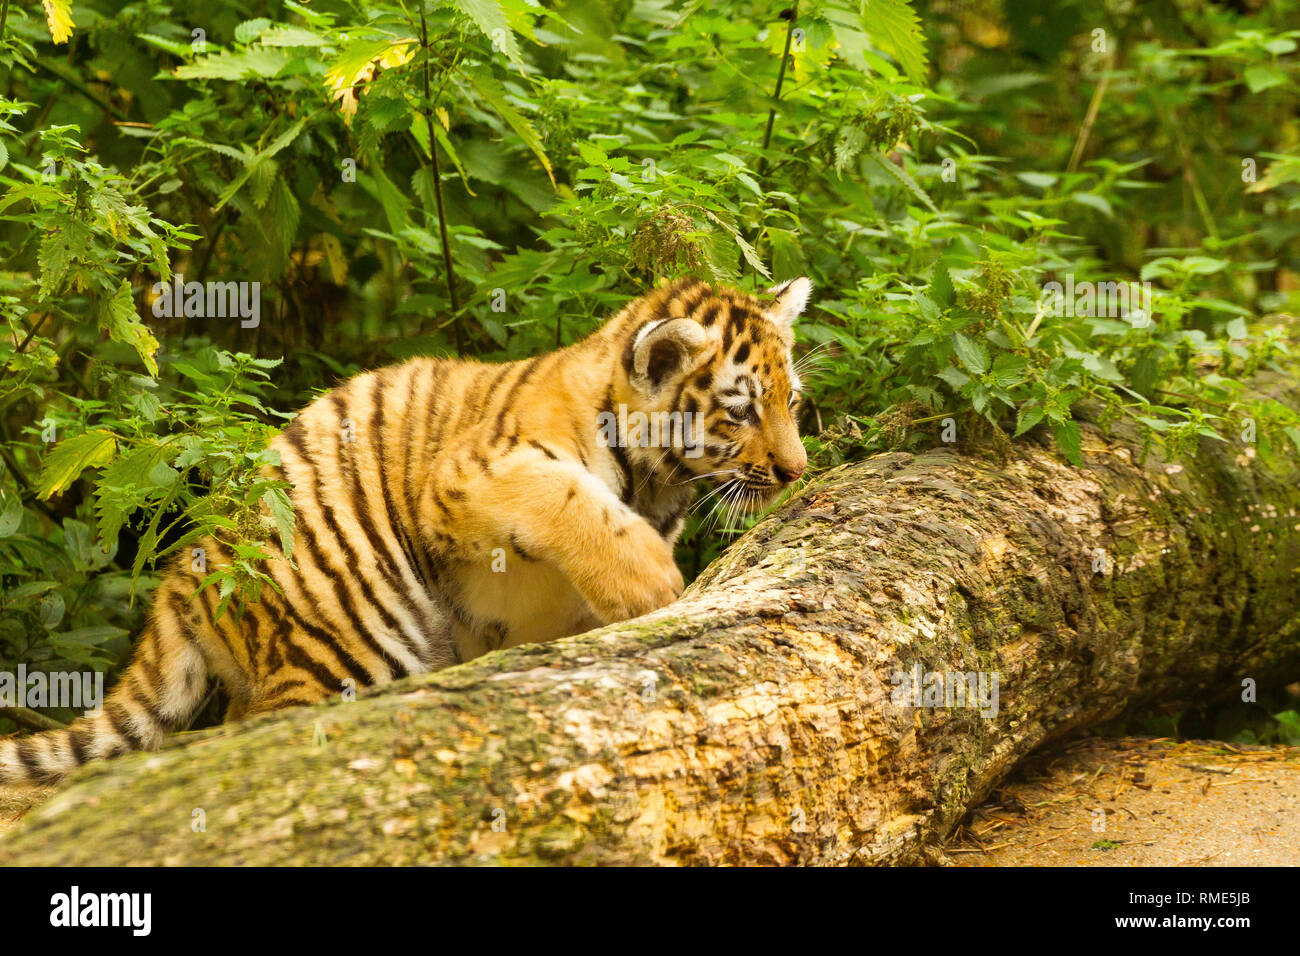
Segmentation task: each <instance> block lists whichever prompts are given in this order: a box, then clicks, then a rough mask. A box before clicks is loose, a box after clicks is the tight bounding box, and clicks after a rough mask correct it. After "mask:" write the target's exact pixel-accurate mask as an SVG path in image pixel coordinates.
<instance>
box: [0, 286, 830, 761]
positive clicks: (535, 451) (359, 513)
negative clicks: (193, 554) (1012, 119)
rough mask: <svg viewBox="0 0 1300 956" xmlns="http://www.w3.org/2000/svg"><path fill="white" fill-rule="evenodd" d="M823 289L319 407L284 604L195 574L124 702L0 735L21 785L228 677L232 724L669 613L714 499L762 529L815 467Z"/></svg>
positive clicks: (409, 381)
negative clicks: (748, 515)
mask: <svg viewBox="0 0 1300 956" xmlns="http://www.w3.org/2000/svg"><path fill="white" fill-rule="evenodd" d="M811 289H812V285H811V283H810V282H809V281H808V280H807V279H805V278H800V279H794V280H792V281H789V282H786V283H784V284H782V285H780V286H778V287H776V288H774V289H772V290H770V291H769V297H770V298H767V299H764V300H760V299H758V298H755V297H753V296H750V295H747V294H744V293H741V292H737V291H734V290H731V289H726V288H718V287H715V286H711V285H708V284H705V283H703V282H699V281H696V280H679V281H677V282H674V283H672V284H668V285H663V286H661V287H659V288H658V289H656V290H654V291H653V292H650V293H649V294H647V295H645V296H643V297H642V298H640V299H637V300H636V301H634V302H632V303H630V304H629V305H627V306H626V307H625V308H623V310H622V311H620V312H619V313H618V314H617V315H615V316H614V317H613V318H612V319H610V320H609V321H608V322H607V323H606V324H605V325H604V326H603V327H602V328H601V329H599V330H598V331H597V332H595V333H593V334H592V335H591V336H589V337H588V338H586V339H584V340H582V341H580V342H578V343H577V344H575V345H572V346H569V347H568V348H565V349H561V350H559V351H556V352H552V353H550V354H548V355H542V356H539V357H537V358H533V359H528V360H526V361H520V362H508V363H505V364H499V365H486V364H481V363H478V362H470V361H453V360H449V359H432V358H417V359H413V360H411V361H408V362H406V363H404V364H402V365H397V366H393V367H389V368H383V369H379V370H377V371H374V372H368V373H366V374H364V375H359V376H357V377H356V378H353V379H351V380H349V381H347V382H345V383H343V384H342V385H340V386H339V387H338V388H336V389H334V390H333V391H332V392H330V393H329V394H327V395H324V396H322V397H321V398H318V399H317V400H316V401H314V402H312V403H311V404H310V405H308V406H307V407H306V408H305V409H304V410H303V411H302V413H301V414H300V415H298V417H297V418H296V419H295V420H294V421H293V423H292V424H291V425H290V426H289V427H288V428H286V429H285V430H284V432H283V433H282V434H280V435H279V436H278V437H277V438H276V439H275V440H274V442H273V443H272V447H273V448H275V449H276V450H277V451H278V452H279V453H280V460H281V465H280V466H279V468H278V469H273V470H272V471H273V473H275V472H277V471H278V474H277V477H282V478H284V479H285V480H287V481H288V482H289V483H290V485H291V487H292V490H291V493H290V497H291V500H292V501H293V507H294V514H295V542H296V543H295V546H294V549H293V552H292V559H293V560H292V562H290V561H288V560H286V559H285V558H284V557H283V555H278V556H277V557H276V558H275V559H274V560H272V561H270V562H268V565H267V573H268V574H270V575H271V576H272V577H273V578H274V580H275V581H276V583H277V584H278V586H279V591H280V593H276V592H275V591H274V590H273V589H271V588H265V589H264V590H263V597H262V600H261V601H260V602H258V603H255V604H251V605H249V606H248V607H247V608H245V610H244V612H243V614H242V616H240V617H239V618H238V619H237V618H236V616H235V615H233V614H224V615H223V616H222V617H221V618H220V619H219V620H218V619H217V618H216V617H215V614H214V611H215V609H216V606H217V600H218V595H217V593H215V592H216V587H215V585H210V586H208V587H207V588H205V589H204V590H203V591H202V592H201V593H199V594H198V595H196V596H195V597H194V599H193V600H190V595H192V594H194V592H195V590H196V588H197V587H198V586H199V584H200V582H201V581H202V579H203V577H204V574H203V573H202V572H200V571H195V570H192V569H191V565H190V563H189V561H188V560H186V559H188V558H189V556H188V555H186V556H185V557H184V559H181V560H178V561H176V562H175V563H174V564H173V566H172V567H171V570H170V572H169V574H168V576H167V577H166V578H165V580H164V581H163V583H162V584H161V585H160V587H159V588H158V590H157V593H156V595H155V597H154V606H153V611H152V615H151V617H150V619H149V622H148V624H147V625H146V627H145V630H144V633H143V635H142V636H141V638H140V641H139V643H138V645H137V647H136V650H135V656H134V659H133V661H132V663H131V665H130V667H129V668H128V669H127V670H126V671H125V673H124V674H123V676H122V678H121V680H120V681H119V682H118V683H117V685H116V686H115V687H114V689H113V691H112V693H110V694H109V695H108V699H107V701H106V702H105V704H104V706H103V707H102V708H101V709H100V710H98V711H94V712H91V713H88V714H87V715H86V716H84V717H82V718H80V719H78V720H77V721H76V722H75V723H73V725H72V726H71V727H70V728H69V729H67V730H58V731H52V732H47V733H41V734H37V735H34V736H29V737H26V738H22V739H10V740H4V741H0V782H33V781H53V780H57V779H58V778H60V777H61V776H63V775H64V774H66V773H68V772H69V771H70V770H72V769H73V768H74V767H76V766H78V765H80V764H82V763H85V762H86V761H88V760H91V759H94V758H100V757H110V756H114V755H116V754H119V753H122V752H124V751H127V750H133V749H149V748H153V747H156V746H157V745H158V744H159V743H160V742H161V740H162V739H163V737H164V736H165V735H166V734H167V733H168V732H170V731H173V730H175V729H178V728H180V727H184V726H185V725H186V724H187V722H188V721H189V720H190V719H191V718H192V716H193V713H194V712H195V710H196V709H197V708H198V707H199V705H200V703H201V702H202V700H203V698H204V696H205V693H206V690H207V684H208V680H209V678H211V677H216V678H219V679H220V681H221V682H222V684H223V685H224V687H225V689H226V691H227V692H228V694H229V696H230V699H231V705H230V709H229V711H228V712H227V715H226V717H227V720H230V719H235V718H239V717H241V716H246V715H250V714H260V713H266V712H267V711H271V710H275V709H277V708H280V707H287V706H290V705H294V704H309V703H312V702H315V701H319V700H321V699H322V698H324V697H327V696H329V695H331V694H335V693H338V692H340V691H341V690H343V689H344V688H346V687H357V686H360V685H367V684H382V683H385V682H387V681H391V680H393V679H395V678H398V677H402V676H404V675H407V674H415V673H420V672H424V671H430V670H435V669H437V668H440V667H446V666H448V665H449V664H455V663H457V662H459V661H464V660H468V659H470V658H472V657H475V656H477V655H480V654H483V653H485V652H487V651H489V650H494V649H496V648H502V647H510V646H512V645H516V644H522V643H526V642H530V641H546V640H550V639H552V638H557V637H561V636H564V635H566V634H575V633H578V632H581V631H584V630H587V629H590V628H592V627H595V626H598V625H601V624H606V623H609V622H612V621H619V620H623V619H625V618H631V617H636V616H637V615H640V614H645V613H646V612H648V611H652V610H654V609H655V608H659V607H662V606H663V605H665V604H668V603H670V602H671V601H673V600H674V599H675V598H676V597H677V596H678V594H680V593H681V590H682V575H681V572H680V571H678V569H677V565H676V564H675V563H674V560H673V542H674V540H675V539H676V537H677V535H678V534H679V533H680V531H681V527H682V523H683V518H684V515H685V512H686V509H687V507H688V505H690V503H691V501H692V498H693V496H694V495H695V493H696V491H697V489H698V488H699V486H701V485H706V486H710V487H711V489H712V490H711V492H710V493H711V494H717V495H719V496H720V497H721V498H724V499H726V500H727V501H728V506H729V507H732V508H735V509H737V510H741V511H753V510H757V509H759V508H761V507H763V506H765V505H766V504H769V503H770V502H771V501H772V500H773V499H774V498H775V497H776V496H777V495H778V494H779V492H780V491H781V489H782V488H783V487H785V486H786V485H788V484H789V483H790V482H792V481H794V480H795V479H796V478H798V477H799V475H800V474H801V473H802V472H803V470H804V467H805V465H806V463H807V457H806V455H805V454H804V449H803V446H802V445H801V443H800V440H799V434H798V431H797V428H796V426H795V420H794V416H793V412H794V409H795V407H796V405H797V403H798V401H799V390H800V382H799V379H798V377H797V375H796V373H795V370H794V368H793V367H792V363H791V345H792V343H793V338H794V336H793V332H792V325H793V322H794V320H795V318H796V317H797V316H798V315H799V314H800V313H801V312H802V311H803V309H804V306H805V304H806V303H807V301H808V296H809V293H810V292H811ZM201 547H202V548H203V549H204V552H205V553H206V559H207V562H208V563H209V564H217V565H219V564H221V563H223V562H226V561H229V560H230V559H231V557H232V555H231V552H230V550H229V549H228V548H227V547H226V546H224V545H223V544H222V543H221V542H219V541H216V540H211V539H209V540H206V541H203V542H201Z"/></svg>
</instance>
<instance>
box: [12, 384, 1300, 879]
mask: <svg viewBox="0 0 1300 956" xmlns="http://www.w3.org/2000/svg"><path fill="white" fill-rule="evenodd" d="M1257 384H1260V385H1261V387H1263V388H1265V389H1266V390H1267V391H1269V392H1270V393H1271V394H1273V395H1274V396H1275V397H1278V398H1279V399H1281V400H1283V401H1286V402H1293V401H1294V400H1295V399H1296V397H1297V396H1298V395H1300V387H1298V386H1297V385H1296V383H1295V382H1293V381H1288V380H1285V379H1282V378H1280V377H1278V376H1276V375H1266V376H1263V377H1262V378H1261V379H1259V380H1258V382H1257ZM1083 449H1084V459H1085V461H1084V465H1083V467H1080V468H1075V467H1071V466H1069V465H1067V464H1064V463H1063V462H1062V461H1061V460H1060V459H1059V458H1058V457H1057V456H1056V455H1055V454H1054V453H1052V451H1051V450H1050V449H1049V448H1047V447H1045V446H1044V445H1042V444H1035V443H1033V442H1026V443H1023V444H1020V445H1017V447H1016V448H1014V449H1013V450H1012V452H1011V454H1010V457H1009V459H1008V460H1006V461H1005V462H1002V463H999V462H996V461H991V460H988V459H985V458H981V457H976V456H962V455H957V454H954V453H952V452H951V451H948V450H944V449H935V450H931V451H927V452H924V453H920V454H916V455H912V454H903V453H892V454H885V455H880V456H877V457H875V458H871V459H869V460H867V461H864V462H860V463H856V464H851V465H846V466H843V467H840V468H837V469H835V470H833V471H831V472H830V473H828V474H826V475H824V476H822V477H820V478H819V479H817V480H816V481H814V482H812V483H811V484H810V485H809V486H808V487H807V488H806V489H804V490H803V491H802V492H801V493H800V494H798V495H797V496H796V497H795V498H793V499H792V500H791V501H790V502H789V503H787V504H786V505H785V506H783V507H782V508H781V509H779V510H778V511H777V512H776V513H774V514H773V515H771V516H769V517H768V518H767V519H765V520H764V521H763V522H761V523H760V524H759V525H758V526H757V527H756V528H754V529H753V530H752V531H751V532H750V533H749V534H747V535H746V536H745V537H744V538H742V539H741V540H740V541H739V542H737V543H736V544H735V545H734V546H733V547H732V548H731V549H730V550H729V551H728V552H727V553H726V554H725V555H724V556H723V557H722V558H720V559H719V560H718V561H717V562H715V563H714V564H713V565H712V566H710V567H709V568H708V569H707V570H706V572H705V573H704V575H703V576H702V577H701V578H700V580H698V581H697V582H696V583H695V584H694V585H693V586H692V587H691V588H690V589H689V590H688V592H687V594H686V595H685V596H684V597H683V598H682V599H681V600H680V601H678V602H677V603H675V604H673V605H672V606H670V607H667V608H664V609H662V610H661V611H659V612H656V613H655V614H652V615H649V616H647V617H644V618H641V619H638V620H635V621H628V622H625V623H622V624H617V625H613V626H610V627H606V628H603V629H601V630H598V631H593V632H591V633H588V634H585V635H580V636H577V637H574V638H570V639H567V640H564V641H560V642H556V643H553V644H550V645H544V646H532V647H522V648H515V649H512V650H509V651H504V652H500V653H496V654H492V655H489V656H487V657H484V658H481V659H479V660H477V661H473V662H470V663H468V664H466V665H462V666H460V667H456V668H453V669H451V670H447V671H443V672H441V673H438V674H432V675H426V676H424V677H420V678H415V679H410V680H406V681H403V682H401V683H398V684H394V685H390V686H389V687H387V688H383V689H380V690H378V691H376V692H373V693H370V694H367V695H363V696H362V697H361V698H360V699H359V700H357V701H355V702H346V701H343V700H335V701H331V702H328V703H326V704H322V705H320V706H318V707H314V708H301V709H295V710H291V711H286V712H283V713H281V714H275V715H270V716H267V717H263V718H258V719H254V720H250V721H247V722H245V723H241V724H237V725H233V726H227V727H223V728H219V729H215V730H212V731H204V732H199V733H197V734H189V735H184V737H183V738H181V739H179V740H178V741H177V742H176V743H174V744H173V745H171V746H169V747H167V748H166V749H164V750H163V751H161V752H159V753H155V754H136V755H130V756H127V757H124V758H121V759H118V760H114V761H110V762H107V763H100V764H95V765H91V766H88V767H86V768H83V770H81V771H79V772H78V773H77V775H76V776H74V777H73V778H72V780H71V781H70V782H69V784H68V785H67V786H66V787H65V788H64V789H63V790H62V791H61V792H59V793H57V794H56V795H55V796H54V797H53V798H52V799H51V800H50V802H49V803H48V804H46V805H44V806H42V807H41V808H39V809H38V810H36V811H35V812H33V813H32V814H31V816H30V817H29V818H28V820H27V821H26V822H25V824H24V825H23V826H22V827H20V828H19V829H18V830H17V831H16V832H14V833H13V834H11V835H9V836H7V837H6V838H5V839H4V840H3V841H0V862H4V863H9V864H29V865H49V864H98V865H105V864H107V865H114V864H127V863H151V864H192V865H204V864H289V863H292V864H338V863H354V864H411V863H538V862H556V863H736V864H745V863H768V864H787V863H813V864H842V863H889V862H913V861H919V860H923V859H926V858H927V857H928V856H929V855H931V854H932V853H933V847H934V846H935V843H936V841H937V840H938V839H939V838H941V837H942V836H944V835H945V834H946V833H948V832H950V830H951V829H952V827H953V826H955V825H956V823H957V822H958V821H959V820H960V819H961V818H962V816H963V815H964V814H965V813H966V812H967V810H968V808H969V807H971V806H972V805H974V804H975V803H976V802H978V801H979V800H981V799H982V798H983V797H984V796H986V795H987V794H988V792H989V791H990V789H991V788H992V787H993V786H994V785H995V784H996V783H997V781H998V780H999V779H1000V778H1001V777H1003V776H1004V775H1005V774H1006V773H1007V772H1008V771H1009V770H1010V769H1011V768H1012V767H1013V766H1014V765H1015V764H1016V762H1017V761H1018V760H1019V759H1020V758H1021V757H1023V756H1024V755H1025V754H1027V753H1028V752H1029V751H1031V750H1032V749H1034V748H1035V747H1037V746H1039V745H1040V744H1042V743H1043V742H1044V741H1047V740H1050V739H1052V738H1054V737H1059V736H1060V735H1062V734H1065V733H1067V732H1069V731H1071V730H1074V729H1077V728H1082V727H1086V726H1089V725H1092V724H1096V723H1099V722H1102V721H1105V720H1107V719H1110V718H1112V717H1115V716H1117V715H1119V714H1122V713H1124V712H1125V711H1130V710H1132V709H1134V708H1137V707H1141V706H1144V705H1150V704H1152V703H1157V702H1158V703H1161V704H1164V705H1168V706H1170V707H1173V706H1177V705H1179V704H1180V703H1182V702H1185V701H1188V700H1191V699H1193V697H1195V698H1198V699H1207V698H1225V697H1231V696H1233V695H1239V694H1240V693H1241V689H1242V682H1243V681H1244V680H1246V679H1253V680H1257V681H1258V682H1259V683H1260V685H1261V686H1262V685H1264V684H1266V683H1269V682H1277V683H1282V682H1286V681H1289V680H1293V679H1295V678H1296V677H1297V676H1300V610H1298V609H1300V601H1298V600H1297V597H1298V596H1300V579H1298V578H1297V572H1298V571H1300V516H1298V514H1300V513H1298V511H1297V508H1300V468H1298V467H1297V466H1296V465H1295V463H1294V461H1292V462H1289V463H1287V462H1283V463H1281V464H1277V465H1274V466H1272V467H1267V466H1265V465H1264V464H1262V462H1261V461H1260V459H1258V458H1254V457H1252V456H1251V455H1250V451H1249V449H1247V448H1245V447H1244V446H1241V445H1235V446H1233V445H1229V444H1224V443H1218V442H1212V441H1205V442H1203V443H1202V446H1201V448H1200V450H1199V452H1198V454H1197V455H1196V456H1195V458H1194V459H1193V460H1192V461H1191V462H1190V463H1189V464H1188V465H1186V466H1185V467H1182V468H1179V467H1178V466H1175V465H1166V464H1164V463H1162V462H1160V461H1158V460H1156V459H1154V458H1149V459H1148V460H1147V461H1146V462H1144V463H1142V464H1139V463H1138V461H1137V457H1138V452H1137V448H1136V445H1135V444H1133V443H1132V442H1130V441H1126V440H1124V439H1120V438H1106V437H1103V436H1102V434H1101V433H1100V432H1099V431H1098V430H1097V429H1095V428H1092V427H1085V429H1084V445H1083ZM917 671H919V672H921V673H922V674H932V673H934V672H963V673H967V672H969V673H973V674H976V675H979V674H983V675H985V676H986V677H988V678H991V677H992V676H996V677H997V690H998V694H997V702H996V708H994V707H992V706H985V707H983V709H982V710H983V712H981V709H978V708H976V707H967V706H953V707H947V706H916V703H917V700H916V699H915V698H911V697H909V698H908V699H906V700H899V699H896V694H895V690H896V686H895V685H896V684H898V683H899V681H900V676H901V675H907V674H913V673H916V672H917ZM899 686H905V685H899ZM949 686H952V685H951V683H950V685H949ZM987 689H989V690H991V689H992V685H991V684H990V685H989V687H988V688H987ZM921 703H922V704H924V703H925V700H924V698H923V697H922V698H921ZM931 703H933V701H931Z"/></svg>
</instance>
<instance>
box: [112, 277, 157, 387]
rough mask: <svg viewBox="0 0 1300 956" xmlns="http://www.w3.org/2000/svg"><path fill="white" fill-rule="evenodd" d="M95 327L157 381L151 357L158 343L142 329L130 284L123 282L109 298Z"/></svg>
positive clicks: (155, 366) (146, 330)
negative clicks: (137, 358)
mask: <svg viewBox="0 0 1300 956" xmlns="http://www.w3.org/2000/svg"><path fill="white" fill-rule="evenodd" d="M99 326H100V328H102V329H105V330H106V331H107V332H108V337H109V338H110V339H112V340H113V341H114V342H121V343H123V344H125V345H129V346H131V348H133V349H135V351H136V354H137V355H139V356H140V361H142V362H144V366H145V368H147V369H148V370H149V374H150V375H152V376H153V377H154V378H157V377H158V362H157V360H156V359H155V358H154V354H155V353H156V352H157V351H158V340H157V339H156V338H154V337H153V333H152V332H150V331H149V330H148V329H147V328H145V324H144V323H143V322H141V321H140V316H139V314H138V313H137V312H136V310H135V297H134V296H133V295H132V294H131V282H130V280H128V279H123V280H122V284H121V285H120V286H118V288H117V291H116V292H115V293H113V297H112V298H111V299H109V300H108V301H107V302H105V304H104V309H103V312H102V313H101V315H100V318H99Z"/></svg>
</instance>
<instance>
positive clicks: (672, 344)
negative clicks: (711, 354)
mask: <svg viewBox="0 0 1300 956" xmlns="http://www.w3.org/2000/svg"><path fill="white" fill-rule="evenodd" d="M708 344H709V341H708V336H707V335H706V334H705V332H704V329H703V328H702V327H701V326H700V324H699V323H698V322H696V321H695V320H694V319H669V320H667V321H659V322H651V323H649V324H648V325H646V326H644V327H643V328H642V329H641V330H640V331H639V332H637V334H636V342H635V344H634V345H633V347H632V374H631V376H630V378H631V380H632V384H633V385H635V386H636V387H637V388H639V389H642V390H643V391H651V392H653V391H655V390H657V389H659V388H660V387H662V386H663V384H664V383H665V382H667V381H669V380H670V379H674V378H676V377H678V376H680V375H685V374H686V373H688V372H691V371H693V370H694V369H695V367H696V366H697V365H698V364H699V363H700V360H701V359H703V357H704V353H705V351H706V350H707V349H708Z"/></svg>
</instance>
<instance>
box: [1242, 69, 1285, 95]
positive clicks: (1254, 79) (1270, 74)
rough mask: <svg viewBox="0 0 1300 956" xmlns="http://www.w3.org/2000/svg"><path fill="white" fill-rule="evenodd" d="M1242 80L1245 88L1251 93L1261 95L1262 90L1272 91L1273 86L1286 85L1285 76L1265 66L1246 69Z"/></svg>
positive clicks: (1279, 71)
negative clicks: (1244, 82)
mask: <svg viewBox="0 0 1300 956" xmlns="http://www.w3.org/2000/svg"><path fill="white" fill-rule="evenodd" d="M1243 79H1245V81H1246V86H1247V87H1248V88H1249V89H1250V91H1251V92H1252V93H1262V92H1264V90H1269V89H1272V88H1273V87H1275V86H1285V85H1286V74H1285V73H1283V72H1282V71H1281V70H1279V69H1277V68H1276V67H1272V66H1268V65H1266V64H1257V65H1256V66H1250V67H1247V68H1246V72H1245V73H1244V74H1243Z"/></svg>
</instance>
